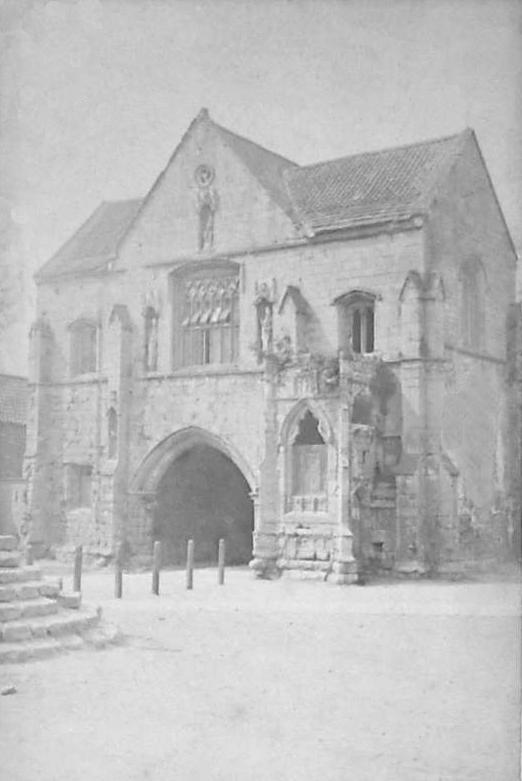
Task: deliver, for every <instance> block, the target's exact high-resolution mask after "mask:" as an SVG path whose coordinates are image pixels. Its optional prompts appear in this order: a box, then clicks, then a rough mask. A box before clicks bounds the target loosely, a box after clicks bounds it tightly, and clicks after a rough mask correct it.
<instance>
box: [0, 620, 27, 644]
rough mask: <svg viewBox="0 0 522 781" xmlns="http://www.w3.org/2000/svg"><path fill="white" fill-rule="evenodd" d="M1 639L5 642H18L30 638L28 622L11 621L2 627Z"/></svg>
mask: <svg viewBox="0 0 522 781" xmlns="http://www.w3.org/2000/svg"><path fill="white" fill-rule="evenodd" d="M1 631H2V640H4V641H5V642H6V643H20V642H23V641H24V640H30V639H31V626H30V624H28V623H25V622H24V623H18V622H13V623H10V624H5V626H3V627H2V630H1Z"/></svg>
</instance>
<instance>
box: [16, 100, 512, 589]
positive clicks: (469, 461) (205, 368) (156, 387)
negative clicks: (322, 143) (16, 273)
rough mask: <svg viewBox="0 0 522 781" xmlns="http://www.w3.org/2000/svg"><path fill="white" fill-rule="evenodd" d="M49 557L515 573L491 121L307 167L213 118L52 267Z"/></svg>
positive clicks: (38, 336)
mask: <svg viewBox="0 0 522 781" xmlns="http://www.w3.org/2000/svg"><path fill="white" fill-rule="evenodd" d="M37 284H38V312H37V318H36V321H35V323H34V325H33V327H32V331H31V352H32V354H31V367H32V368H31V378H30V382H31V389H32V402H31V407H30V414H29V425H28V445H27V452H26V457H25V475H26V479H27V481H28V490H27V502H28V504H29V507H28V511H29V512H30V516H31V522H32V532H31V534H32V542H33V545H34V546H35V547H37V548H40V549H48V548H54V549H56V550H67V548H70V547H71V546H73V545H75V544H79V543H82V544H83V545H84V548H85V549H86V550H87V552H90V553H92V554H93V555H100V556H107V557H110V556H111V555H113V553H114V550H115V546H116V545H117V544H119V543H121V542H123V543H124V544H125V546H126V547H127V550H128V551H129V552H130V554H132V555H133V556H135V557H147V556H148V555H150V551H151V544H152V540H153V539H158V538H159V539H162V540H164V542H165V549H166V551H167V557H168V559H169V560H170V561H172V562H176V561H181V560H182V559H183V556H184V550H185V545H186V540H187V539H188V538H194V539H195V545H196V557H197V558H199V559H200V560H201V561H207V560H211V559H212V558H214V556H215V552H216V546H217V541H218V539H219V538H220V537H225V538H226V539H227V541H228V551H229V557H230V560H231V561H233V562H235V563H246V562H250V563H251V566H252V567H253V569H254V570H256V571H257V572H259V573H262V574H268V573H270V572H273V571H284V570H308V571H310V572H313V573H317V574H318V575H320V576H321V577H328V578H330V579H332V580H334V581H337V582H351V581H353V580H354V578H355V576H356V572H357V570H358V569H364V568H368V567H379V568H389V569H395V570H398V571H404V572H413V571H426V570H433V569H435V568H437V567H438V566H440V565H441V564H450V563H451V564H456V565H457V566H459V563H460V562H462V563H464V562H467V561H469V560H476V559H479V558H484V557H486V558H489V559H492V558H494V559H499V558H502V557H504V556H505V555H507V554H508V553H509V551H510V550H511V549H512V548H513V546H514V545H516V540H517V534H518V528H517V523H516V519H517V518H519V504H518V499H517V497H518V494H517V491H518V485H517V474H516V473H517V470H516V466H515V465H516V463H517V458H518V454H517V449H516V448H517V437H516V432H515V431H514V428H513V420H514V419H515V418H514V417H513V415H514V409H515V406H514V405H515V401H514V392H513V390H512V387H511V385H510V382H509V377H510V376H511V375H510V373H509V371H508V366H507V355H508V354H509V345H508V339H507V333H508V331H507V328H506V318H507V316H508V313H509V310H510V307H511V305H512V303H513V301H514V291H515V253H514V250H513V246H512V243H511V240H510V237H509V234H508V231H507V228H506V225H505V222H504V219H503V216H502V213H501V211H500V208H499V205H498V202H497V199H496V197H495V193H494V191H493V188H492V185H491V181H490V179H489V176H488V173H487V170H486V167H485V164H484V161H483V158H482V156H481V152H480V149H479V146H478V143H477V140H476V137H475V135H474V133H473V131H471V130H465V131H464V132H462V133H460V134H458V135H455V136H452V137H448V138H441V139H437V140H434V141H427V142H421V143H418V144H414V145H411V146H406V147H401V148H396V149H389V150H384V151H381V152H375V153H369V154H359V155H355V156H350V157H346V158H343V159H339V160H334V161H330V162H325V163H318V164H316V165H308V166H304V167H302V166H299V165H296V164H295V163H292V162H291V161H289V160H287V159H285V158H283V157H281V156H279V155H277V154H274V153H272V152H269V151H267V150H266V149H264V148H262V147H260V146H258V145H257V144H255V143H253V142H251V141H249V140H247V139H245V138H242V137H240V136H238V135H236V134H234V133H232V132H230V131H229V130H226V129H225V128H223V127H221V126H220V125H218V124H216V123H215V122H214V121H213V120H212V119H211V118H210V117H209V115H208V112H207V111H206V110H202V111H201V112H200V114H199V115H198V116H197V117H196V118H195V120H194V121H193V122H192V123H191V125H190V126H189V128H188V130H187V132H186V133H185V135H184V136H183V138H182V139H181V141H180V143H179V145H178V146H177V148H176V150H175V152H174V154H173V155H172V157H171V159H170V160H169V162H168V164H167V166H166V168H165V170H164V171H163V172H162V173H161V174H160V176H159V177H158V179H157V180H156V182H155V183H154V185H153V186H152V188H151V190H150V191H149V193H148V194H147V195H146V197H145V198H143V199H140V200H133V201H124V202H104V203H102V204H101V205H100V206H99V207H98V208H97V209H96V211H95V212H94V214H92V215H91V216H90V217H89V219H88V220H87V221H86V222H85V223H84V224H83V225H82V226H81V227H80V228H79V230H78V231H77V233H76V234H75V235H74V236H73V237H72V238H71V239H70V240H69V241H68V242H67V243H66V244H65V245H64V246H63V247H62V248H61V249H60V250H59V251H58V252H57V253H56V255H55V256H54V257H53V258H51V260H49V261H48V262H47V263H46V264H45V266H44V267H43V268H42V269H41V270H40V272H39V273H38V274H37Z"/></svg>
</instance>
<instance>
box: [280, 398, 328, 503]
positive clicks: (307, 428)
mask: <svg viewBox="0 0 522 781" xmlns="http://www.w3.org/2000/svg"><path fill="white" fill-rule="evenodd" d="M290 451H291V452H290V456H291V472H290V477H291V483H290V496H289V499H290V502H289V504H290V507H288V509H289V510H294V511H306V512H318V511H324V510H326V496H327V471H328V447H327V444H326V442H325V440H324V437H323V435H322V434H321V432H320V429H319V421H318V420H317V418H316V417H315V416H314V415H313V414H312V412H311V411H310V410H307V411H306V412H305V414H304V415H303V416H302V417H301V419H300V420H299V423H298V426H297V431H296V433H295V436H294V438H293V441H292V442H291V447H290Z"/></svg>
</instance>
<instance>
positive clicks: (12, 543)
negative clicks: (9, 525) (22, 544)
mask: <svg viewBox="0 0 522 781" xmlns="http://www.w3.org/2000/svg"><path fill="white" fill-rule="evenodd" d="M17 547H18V540H17V538H16V537H15V536H14V535H12V534H0V551H14V550H16V549H17Z"/></svg>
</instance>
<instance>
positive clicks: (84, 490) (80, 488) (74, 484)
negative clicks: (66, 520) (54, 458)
mask: <svg viewBox="0 0 522 781" xmlns="http://www.w3.org/2000/svg"><path fill="white" fill-rule="evenodd" d="M91 499H92V466H89V465H87V464H68V465H67V504H68V506H69V507H70V508H71V509H74V508H77V507H90V506H91Z"/></svg>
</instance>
